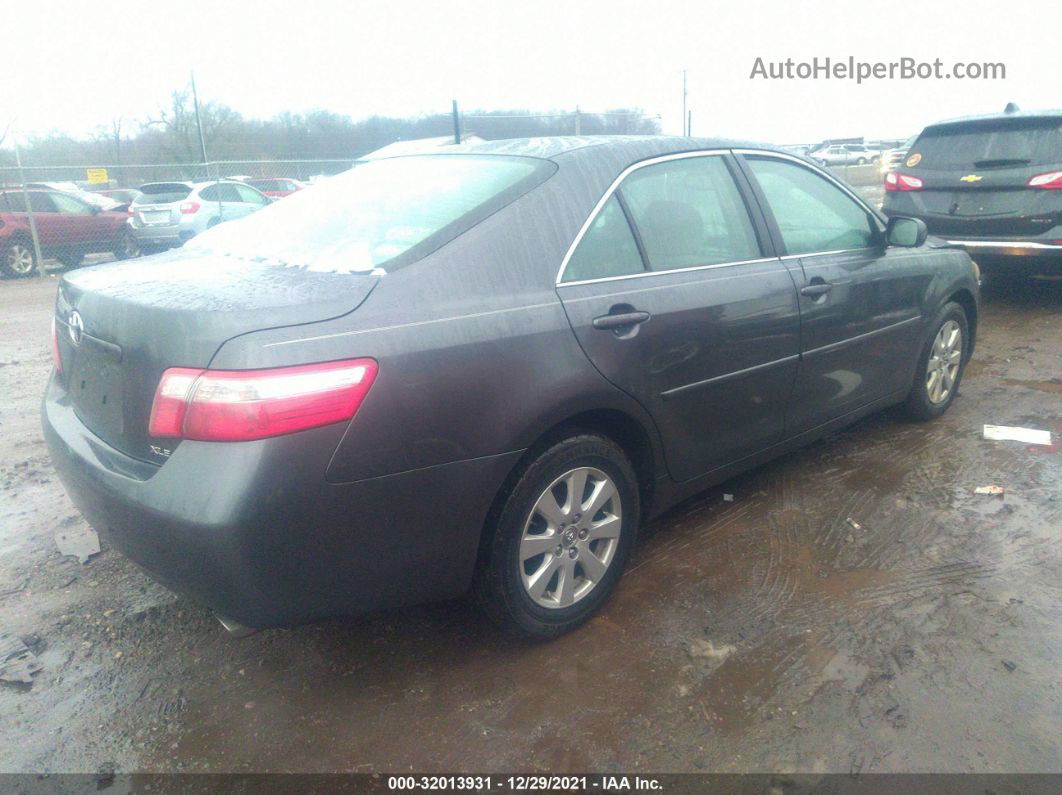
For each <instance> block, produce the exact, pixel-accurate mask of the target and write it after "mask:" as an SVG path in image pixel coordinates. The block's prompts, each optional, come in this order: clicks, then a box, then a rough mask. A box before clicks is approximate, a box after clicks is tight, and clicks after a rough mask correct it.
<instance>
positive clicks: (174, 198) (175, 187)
mask: <svg viewBox="0 0 1062 795" xmlns="http://www.w3.org/2000/svg"><path fill="white" fill-rule="evenodd" d="M191 192H192V189H191V188H190V187H188V186H187V185H182V184H181V183H179V182H158V183H155V184H149V185H144V186H142V187H141V188H140V194H141V195H140V196H138V197H137V199H136V201H135V202H134V203H135V204H169V203H170V202H179V201H182V200H183V199H187V198H188V194H189V193H191Z"/></svg>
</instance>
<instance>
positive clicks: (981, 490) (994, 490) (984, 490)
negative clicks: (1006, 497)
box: [974, 485, 1005, 494]
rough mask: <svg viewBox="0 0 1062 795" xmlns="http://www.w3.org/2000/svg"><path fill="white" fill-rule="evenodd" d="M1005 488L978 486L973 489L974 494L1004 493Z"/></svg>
mask: <svg viewBox="0 0 1062 795" xmlns="http://www.w3.org/2000/svg"><path fill="white" fill-rule="evenodd" d="M1004 493H1005V489H1004V488H1003V487H1002V486H996V485H991V486H978V487H977V488H976V489H974V494H1004Z"/></svg>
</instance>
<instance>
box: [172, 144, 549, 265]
mask: <svg viewBox="0 0 1062 795" xmlns="http://www.w3.org/2000/svg"><path fill="white" fill-rule="evenodd" d="M555 170H556V166H555V165H554V164H553V163H551V162H549V161H547V160H540V159H537V158H530V157H507V156H499V155H463V154H461V155H456V154H455V155H418V156H410V157H396V158H388V159H384V160H374V161H370V162H368V163H365V164H362V165H359V166H356V167H355V168H352V169H351V170H349V171H346V172H344V173H342V174H339V175H337V176H335V177H332V178H330V179H328V180H326V181H324V182H321V183H319V184H317V185H314V186H312V187H310V188H307V189H305V190H300V191H297V192H296V193H293V194H292V195H291V196H290V197H288V198H286V199H284V201H282V202H277V203H275V204H271V205H269V206H268V207H265V208H263V209H262V210H260V211H259V212H256V213H254V214H253V215H251V216H248V217H246V218H243V219H241V220H238V221H232V222H230V223H227V224H223V225H220V226H217V227H215V228H214V229H211V230H209V231H207V232H206V233H204V234H202V235H198V236H197V237H195V238H194V239H193V240H192V241H190V242H189V243H188V244H186V246H185V248H186V249H190V250H193V249H194V250H196V251H203V252H208V253H211V254H220V255H230V256H237V257H241V258H245V259H253V260H256V261H260V262H270V261H271V262H276V263H277V264H280V265H287V266H292V267H300V268H307V269H309V270H314V271H327V272H355V271H368V270H372V269H373V268H376V267H381V266H384V267H385V268H386V270H389V271H390V270H394V269H395V268H399V267H402V266H403V265H406V264H409V263H410V262H414V261H415V260H417V259H420V258H421V257H423V256H425V255H426V254H428V253H430V252H431V251H433V250H435V249H436V248H438V247H439V246H441V245H443V244H444V243H446V242H448V241H449V240H452V239H453V238H454V237H456V236H457V235H459V234H461V233H462V232H464V231H466V230H467V229H469V228H471V227H472V226H473V225H475V224H477V223H479V222H480V221H482V220H483V219H484V218H486V217H487V216H488V215H490V214H491V213H493V212H495V211H497V210H499V209H501V208H502V207H504V206H505V205H507V204H509V203H510V202H512V201H515V200H516V199H517V198H518V197H519V196H521V195H523V194H524V193H526V192H527V191H529V190H531V189H532V188H533V187H535V186H536V185H539V184H540V183H541V182H543V181H544V180H546V179H547V178H548V177H549V176H550V175H552V174H553V172H554V171H555Z"/></svg>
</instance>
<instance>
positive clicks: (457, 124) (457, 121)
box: [451, 99, 461, 144]
mask: <svg viewBox="0 0 1062 795" xmlns="http://www.w3.org/2000/svg"><path fill="white" fill-rule="evenodd" d="M451 102H452V103H453V110H454V143H455V144H459V143H461V117H460V116H458V115H457V100H456V99H454V100H451Z"/></svg>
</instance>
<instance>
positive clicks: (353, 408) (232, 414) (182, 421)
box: [148, 359, 377, 442]
mask: <svg viewBox="0 0 1062 795" xmlns="http://www.w3.org/2000/svg"><path fill="white" fill-rule="evenodd" d="M376 371H377V365H376V362H375V361H374V360H372V359H351V360H349V361H343V362H329V363H327V364H310V365H303V366H300V367H282V368H278V369H275V370H191V369H188V368H184V367H173V368H170V369H169V370H167V371H166V372H164V373H163V374H162V379H161V380H160V381H159V386H158V389H157V390H156V391H155V401H154V403H152V405H151V419H150V421H149V423H148V433H149V434H150V435H151V436H155V437H161V438H182V439H196V440H198V441H204V442H239V441H248V440H251V439H264V438H266V437H269V436H280V435H282V434H285V433H294V432H295V431H304V430H307V429H309V428H317V427H320V426H322V425H331V424H332V423H334V422H344V421H346V420H349V419H351V418H352V417H353V416H354V414H355V413H356V412H357V410H358V407H359V406H361V401H362V400H363V399H364V398H365V395H366V393H367V392H368V391H369V387H371V386H372V383H373V381H374V380H375V379H376Z"/></svg>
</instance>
